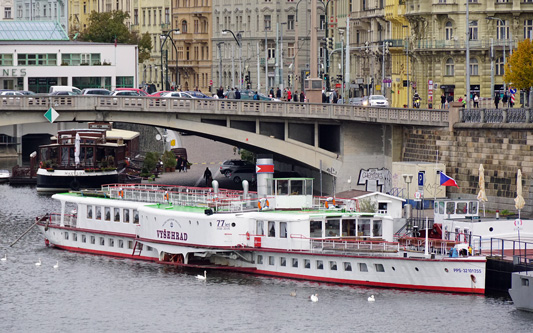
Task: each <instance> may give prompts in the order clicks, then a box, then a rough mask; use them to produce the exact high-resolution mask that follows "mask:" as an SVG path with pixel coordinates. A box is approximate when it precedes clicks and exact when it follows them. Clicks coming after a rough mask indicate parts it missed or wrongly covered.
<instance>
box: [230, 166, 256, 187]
mask: <svg viewBox="0 0 533 333" xmlns="http://www.w3.org/2000/svg"><path fill="white" fill-rule="evenodd" d="M229 177H230V178H231V179H232V180H233V182H234V183H235V184H240V183H242V181H243V180H247V181H248V182H249V183H250V184H255V182H256V173H255V170H249V169H238V170H235V171H233V172H232V173H230V176H229Z"/></svg>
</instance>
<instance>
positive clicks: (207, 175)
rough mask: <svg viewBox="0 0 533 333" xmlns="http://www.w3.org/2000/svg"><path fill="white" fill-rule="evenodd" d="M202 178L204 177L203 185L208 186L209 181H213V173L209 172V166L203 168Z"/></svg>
mask: <svg viewBox="0 0 533 333" xmlns="http://www.w3.org/2000/svg"><path fill="white" fill-rule="evenodd" d="M204 178H205V186H209V184H211V182H212V181H213V175H212V174H211V170H209V167H206V168H205V171H204Z"/></svg>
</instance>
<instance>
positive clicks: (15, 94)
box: [0, 90, 24, 96]
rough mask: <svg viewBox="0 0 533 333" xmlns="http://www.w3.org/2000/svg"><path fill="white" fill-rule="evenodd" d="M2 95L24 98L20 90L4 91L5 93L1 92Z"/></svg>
mask: <svg viewBox="0 0 533 333" xmlns="http://www.w3.org/2000/svg"><path fill="white" fill-rule="evenodd" d="M0 95H2V96H23V95H24V94H23V93H21V92H20V91H18V90H4V91H0Z"/></svg>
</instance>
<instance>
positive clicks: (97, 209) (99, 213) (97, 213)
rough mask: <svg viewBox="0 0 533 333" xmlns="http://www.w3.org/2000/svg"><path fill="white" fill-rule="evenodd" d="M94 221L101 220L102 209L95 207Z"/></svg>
mask: <svg viewBox="0 0 533 333" xmlns="http://www.w3.org/2000/svg"><path fill="white" fill-rule="evenodd" d="M96 219H97V220H101V219H102V207H100V206H96Z"/></svg>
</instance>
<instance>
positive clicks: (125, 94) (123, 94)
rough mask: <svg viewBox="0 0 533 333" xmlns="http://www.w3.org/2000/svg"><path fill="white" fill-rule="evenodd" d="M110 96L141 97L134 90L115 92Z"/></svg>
mask: <svg viewBox="0 0 533 333" xmlns="http://www.w3.org/2000/svg"><path fill="white" fill-rule="evenodd" d="M111 96H137V97H141V95H139V93H138V92H137V91H134V90H115V91H113V93H112V94H111Z"/></svg>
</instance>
